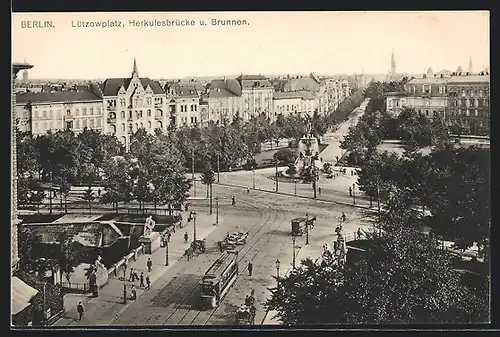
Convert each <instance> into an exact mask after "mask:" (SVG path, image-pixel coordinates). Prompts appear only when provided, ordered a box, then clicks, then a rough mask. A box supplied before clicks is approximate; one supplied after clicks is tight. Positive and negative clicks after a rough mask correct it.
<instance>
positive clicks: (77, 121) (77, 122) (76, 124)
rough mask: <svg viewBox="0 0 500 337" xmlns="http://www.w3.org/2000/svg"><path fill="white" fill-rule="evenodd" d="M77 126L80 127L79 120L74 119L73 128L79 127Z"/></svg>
mask: <svg viewBox="0 0 500 337" xmlns="http://www.w3.org/2000/svg"><path fill="white" fill-rule="evenodd" d="M79 128H80V121H79V120H76V121H75V129H79Z"/></svg>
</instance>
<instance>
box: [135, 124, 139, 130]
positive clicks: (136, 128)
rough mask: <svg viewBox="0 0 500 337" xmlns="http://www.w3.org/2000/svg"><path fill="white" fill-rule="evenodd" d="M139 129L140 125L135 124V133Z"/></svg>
mask: <svg viewBox="0 0 500 337" xmlns="http://www.w3.org/2000/svg"><path fill="white" fill-rule="evenodd" d="M138 129H139V124H137V123H135V131H137V130H138Z"/></svg>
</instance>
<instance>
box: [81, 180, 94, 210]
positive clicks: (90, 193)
mask: <svg viewBox="0 0 500 337" xmlns="http://www.w3.org/2000/svg"><path fill="white" fill-rule="evenodd" d="M81 198H82V199H83V200H85V201H87V202H88V203H89V213H92V201H94V200H95V196H94V190H92V186H89V187H88V188H87V189H86V190H85V192H83V196H82V197H81Z"/></svg>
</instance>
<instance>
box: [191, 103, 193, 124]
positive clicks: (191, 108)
mask: <svg viewBox="0 0 500 337" xmlns="http://www.w3.org/2000/svg"><path fill="white" fill-rule="evenodd" d="M192 111H193V106H192V105H191V112H192ZM191 123H192V122H191Z"/></svg>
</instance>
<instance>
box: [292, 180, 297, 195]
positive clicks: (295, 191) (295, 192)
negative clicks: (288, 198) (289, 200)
mask: <svg viewBox="0 0 500 337" xmlns="http://www.w3.org/2000/svg"><path fill="white" fill-rule="evenodd" d="M293 183H294V187H295V190H294V195H295V196H297V179H294V180H293Z"/></svg>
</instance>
